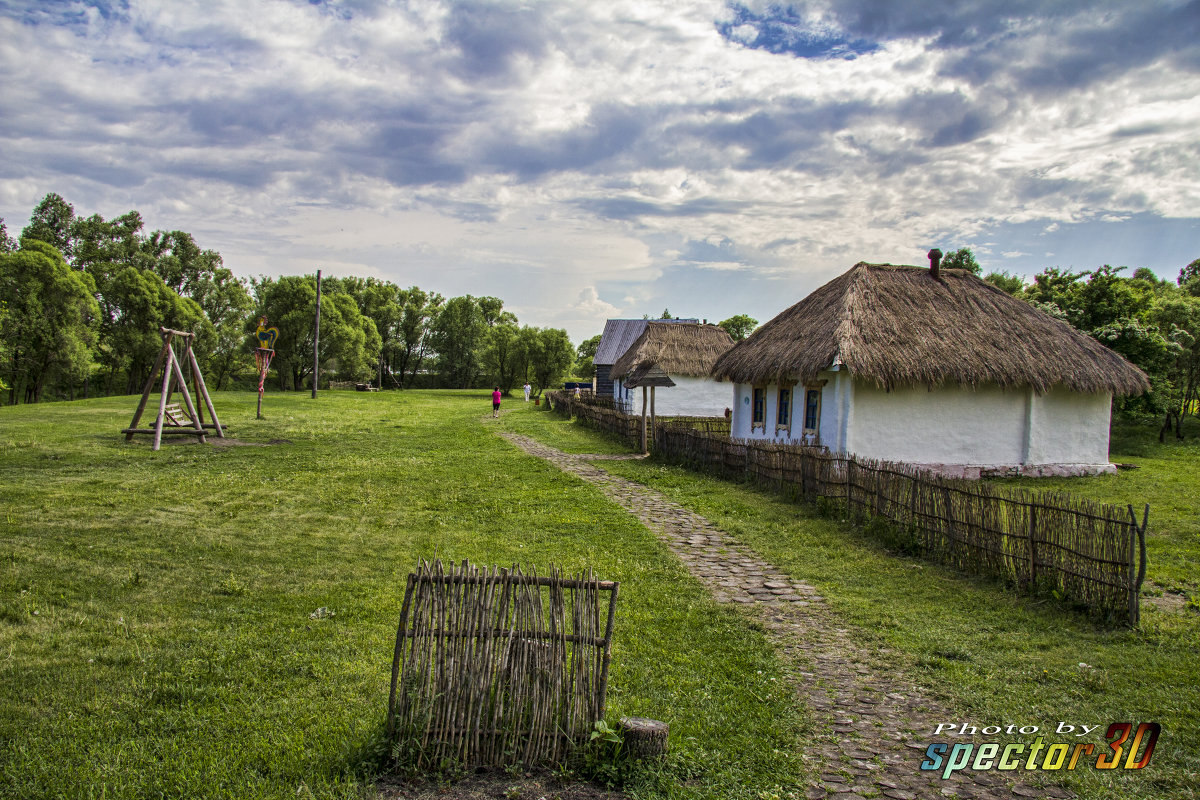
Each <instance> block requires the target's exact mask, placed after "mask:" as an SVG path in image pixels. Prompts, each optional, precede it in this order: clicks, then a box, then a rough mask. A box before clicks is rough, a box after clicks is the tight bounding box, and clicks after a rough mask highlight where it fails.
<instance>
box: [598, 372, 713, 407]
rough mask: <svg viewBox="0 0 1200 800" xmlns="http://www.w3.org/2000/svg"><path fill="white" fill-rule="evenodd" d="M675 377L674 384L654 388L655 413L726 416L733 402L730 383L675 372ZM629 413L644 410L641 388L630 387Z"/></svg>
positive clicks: (673, 376)
mask: <svg viewBox="0 0 1200 800" xmlns="http://www.w3.org/2000/svg"><path fill="white" fill-rule="evenodd" d="M671 380H673V381H675V385H674V386H669V387H662V386H660V387H658V388H657V389H655V390H654V413H655V414H656V415H658V416H660V417H723V416H725V409H726V408H730V407H732V405H733V385H732V384H730V383H720V382H718V381H714V380H713V379H712V378H692V377H688V376H685V375H672V376H671ZM622 396H623V395H622ZM647 402H648V400H647ZM628 413H630V414H641V413H642V390H641V389H640V388H637V389H631V390H629V405H628ZM647 413H649V412H647Z"/></svg>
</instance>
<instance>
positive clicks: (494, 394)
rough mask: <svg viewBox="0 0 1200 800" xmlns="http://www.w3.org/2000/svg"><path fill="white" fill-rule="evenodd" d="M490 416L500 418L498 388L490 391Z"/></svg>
mask: <svg viewBox="0 0 1200 800" xmlns="http://www.w3.org/2000/svg"><path fill="white" fill-rule="evenodd" d="M492 416H493V417H498V416H500V387H499V386H497V387H496V388H495V389H493V390H492Z"/></svg>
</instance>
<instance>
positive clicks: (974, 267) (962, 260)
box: [941, 247, 983, 275]
mask: <svg viewBox="0 0 1200 800" xmlns="http://www.w3.org/2000/svg"><path fill="white" fill-rule="evenodd" d="M941 266H942V269H965V270H966V271H967V272H970V273H972V274H974V275H978V274H979V273H981V272H983V267H981V266H979V262H978V261H976V260H975V254H974V253H972V252H971V249H970V248H969V247H960V248H959V249H957V250H955V251H953V252H952V253H948V254H947V255H946V256H945V257H944V258H943V259H942V265H941Z"/></svg>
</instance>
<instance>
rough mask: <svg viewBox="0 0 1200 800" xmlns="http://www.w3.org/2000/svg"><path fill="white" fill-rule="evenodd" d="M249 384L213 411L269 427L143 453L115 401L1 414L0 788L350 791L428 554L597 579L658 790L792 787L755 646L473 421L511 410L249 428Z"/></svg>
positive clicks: (798, 769) (280, 412) (366, 758)
mask: <svg viewBox="0 0 1200 800" xmlns="http://www.w3.org/2000/svg"><path fill="white" fill-rule="evenodd" d="M254 399H255V398H254V395H253V394H252V393H228V394H225V393H221V394H217V395H216V396H215V400H216V402H217V407H218V412H219V413H220V415H221V419H222V422H223V423H225V424H226V425H228V426H229V427H230V428H231V429H232V434H233V436H235V437H236V438H238V439H240V440H242V441H246V442H253V443H265V442H269V441H277V442H279V441H280V440H284V441H282V442H280V443H277V444H274V445H271V446H268V447H232V446H213V445H209V446H201V445H197V444H182V445H174V444H168V445H164V446H163V448H162V450H161V451H160V452H157V453H153V452H151V451H150V447H149V442H148V439H147V438H142V439H140V440H138V441H135V442H133V443H129V444H127V443H125V442H124V439H123V437H122V436H121V435H120V434H119V431H120V429H121V428H122V427H124V426H125V425H126V424H128V421H129V418H130V416H131V415H132V410H133V407H134V405H135V404H136V398H127V397H126V398H109V399H104V400H94V401H85V402H77V403H56V404H51V405H44V406H24V407H16V408H11V407H10V408H2V409H0V765H2V767H3V769H0V796H3V797H21V798H50V797H89V796H91V797H101V796H103V797H109V798H126V797H158V796H165V797H198V798H199V797H204V798H207V797H213V798H216V797H221V798H239V799H240V798H294V797H297V796H301V797H304V796H309V794H311V795H312V796H315V797H324V798H336V797H362V796H368V797H369V796H370V795H371V793H372V792H371V788H370V787H371V785H372V783H373V780H372V773H373V771H374V770H375V769H376V768H377V765H378V763H379V760H380V755H381V753H382V743H381V741H380V731H381V728H382V724H383V717H384V705H385V703H386V696H387V687H388V678H389V672H390V666H391V652H392V643H393V637H394V635H395V625H396V621H397V617H398V614H399V607H400V600H401V594H402V592H403V586H404V581H405V576H406V575H407V573H408V571H409V569H410V568H411V567H412V565H413V564H414V562H415V560H416V558H418V557H434V556H436V557H440V558H443V559H450V560H461V559H464V558H465V559H470V560H472V561H474V562H476V563H483V564H486V563H499V564H510V563H513V562H521V563H523V564H529V565H534V566H537V567H540V568H543V569H544V568H545V567H546V566H547V565H548V564H550V563H554V564H557V565H560V566H562V567H564V568H566V569H567V570H581V569H584V568H586V567H592V568H594V569H595V570H596V571H597V573H598V574H600V575H601V576H602V577H604V578H611V579H616V580H619V581H621V582H622V587H621V599H620V602H619V607H618V621H617V628H616V635H615V645H614V653H613V669H612V674H611V688H610V692H609V712H610V715H612V716H614V717H615V716H617V715H621V714H636V715H643V716H650V717H656V718H659V719H664V720H668V721H669V722H670V723H671V726H672V728H671V730H672V750H673V752H674V755H673V757H672V760H671V762H670V764H669V766H668V768H667V770H666V772H665V773H664V775H662V776H659V778H658V785H659V786H660V788H661V789H662V791H661V793H660V794H666V795H669V796H673V797H710V798H723V797H747V798H752V797H758V796H759V795H760V793H767V794H770V793H772V792H774V791H775V790H776V786H777V785H783V786H789V785H794V784H795V783H797V782H802V781H803V777H804V773H803V769H804V767H803V765H802V762H801V756H802V746H803V745H802V742H803V734H804V731H805V726H806V725H807V724H808V722H807V721H806V719H805V717H804V716H803V715H802V713H801V712H800V710H798V709H797V708H796V707H795V706H794V705H793V704H792V702H791V701H790V699H789V698H787V697H783V696H779V695H778V693H777V692H778V690H774V687H776V686H779V685H780V683H782V677H783V672H782V667H781V665H780V663H779V662H778V660H777V659H776V658H775V657H774V655H773V653H772V651H771V649H770V647H769V645H768V644H767V643H766V641H765V639H764V638H763V636H762V635H761V634H760V633H758V632H756V631H755V630H753V629H752V628H751V627H750V626H749V625H748V624H747V623H746V621H745V620H744V618H742V617H741V616H739V615H738V614H737V613H735V612H732V611H729V610H726V609H722V608H720V607H718V606H716V605H715V604H714V603H713V602H712V600H711V599H710V598H709V597H708V595H707V593H706V592H704V591H703V589H702V588H701V587H700V586H699V585H698V584H697V583H696V582H695V581H694V580H693V579H691V578H690V577H689V576H688V575H687V573H686V572H685V571H684V570H683V569H682V567H681V566H680V565H679V564H678V562H677V561H676V560H675V559H674V557H673V556H671V555H670V553H669V552H668V551H667V550H666V549H665V548H664V547H663V546H662V545H661V544H660V543H659V542H658V541H657V540H656V539H655V538H654V537H653V536H652V535H651V534H650V533H649V532H647V531H646V530H645V529H644V528H642V527H641V526H640V525H638V524H637V523H636V522H634V521H633V520H632V518H631V517H630V516H629V515H627V514H624V513H623V512H621V511H619V510H618V509H617V508H616V507H615V506H613V505H612V504H610V503H609V502H608V501H607V500H605V499H604V498H603V497H602V496H601V495H600V494H599V492H598V491H596V490H595V489H594V488H592V487H590V486H588V485H587V484H584V483H582V482H580V481H578V480H577V479H575V478H573V477H571V476H567V475H564V474H563V473H561V472H559V471H558V470H556V469H555V468H553V467H552V466H550V465H548V464H546V463H544V462H542V461H540V460H538V459H535V458H532V457H529V456H527V455H525V454H524V453H522V452H521V451H519V450H517V449H516V448H515V447H513V446H512V445H510V444H508V443H507V442H505V441H504V440H502V439H501V438H500V437H498V436H495V435H494V430H495V429H496V428H499V427H501V426H504V427H509V428H513V429H518V430H519V429H521V427H522V426H523V425H525V424H526V421H523V420H521V419H520V417H522V416H523V415H528V420H527V421H528V422H530V423H533V422H537V420H538V419H539V415H536V413H535V412H534V411H533V410H532V406H531V407H530V408H529V409H528V410H527V409H523V408H522V409H515V410H514V411H513V412H512V413H511V414H510V415H506V416H505V417H502V418H501V420H500V421H496V420H492V419H491V418H490V404H489V402H488V398H487V396H486V393H457V392H413V393H408V392H406V393H397V392H380V393H370V394H365V393H363V394H359V393H352V392H327V393H323V394H322V395H321V397H320V398H319V399H318V400H317V401H316V402H314V401H312V400H311V399H310V398H309V397H308V396H307V395H304V394H284V395H281V394H277V393H271V394H268V396H267V398H266V400H265V401H264V415H265V416H266V417H267V418H266V419H265V420H262V421H256V420H254ZM508 405H509V407H511V406H512V405H513V404H512V403H509V404H508ZM521 405H523V404H521ZM560 436H561V437H563V438H564V439H570V438H572V437H575V436H576V434H574V433H572V432H570V431H565V430H564V431H563V432H562V433H561V434H560ZM587 445H588V447H587V448H586V449H588V450H594V449H595V448H596V447H597V446H599V445H597V444H596V443H595V442H590V441H589V442H587ZM320 607H325V608H327V609H329V610H330V611H332V612H333V615H332V616H329V617H325V618H320V619H313V618H311V617H310V615H311V614H312V612H313V611H315V610H316V609H317V608H320ZM773 678H774V679H776V680H772V679H773ZM773 691H774V692H775V693H773ZM651 777H653V776H651ZM644 793H645V794H646V796H654V794H655V793H654V792H653V791H651V790H650V789H649V788H646V789H645V792H644ZM784 796H786V793H785V795H784Z"/></svg>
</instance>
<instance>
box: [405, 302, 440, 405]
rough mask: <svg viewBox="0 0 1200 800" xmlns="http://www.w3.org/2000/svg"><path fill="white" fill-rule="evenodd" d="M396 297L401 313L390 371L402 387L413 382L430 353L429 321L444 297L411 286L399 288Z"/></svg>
mask: <svg viewBox="0 0 1200 800" xmlns="http://www.w3.org/2000/svg"><path fill="white" fill-rule="evenodd" d="M397 301H398V302H399V303H400V305H401V313H400V323H399V331H398V335H397V339H396V347H395V350H394V353H395V355H394V359H395V360H394V361H393V362H392V371H393V373H398V374H399V375H400V388H402V389H403V388H404V387H405V386H411V385H412V384H413V382H414V381H415V380H416V377H417V373H418V372H420V370H421V364H422V363H423V362H424V361H425V358H426V357H427V356H428V355H429V352H430V349H431V347H430V344H429V341H430V330H431V325H432V321H433V320H434V319H435V318H436V317H437V315H438V314H439V313H440V312H441V308H442V305H443V303H445V299H444V298H443V297H442V296H441V295H440V294H437V293H433V292H426V291H424V290H422V289H418V288H417V287H416V286H410V287H409V288H407V289H404V290H402V291H401V292H400V294H399V295H398V297H397ZM406 371H407V374H408V377H407V378H406V377H405V373H406Z"/></svg>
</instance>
